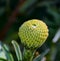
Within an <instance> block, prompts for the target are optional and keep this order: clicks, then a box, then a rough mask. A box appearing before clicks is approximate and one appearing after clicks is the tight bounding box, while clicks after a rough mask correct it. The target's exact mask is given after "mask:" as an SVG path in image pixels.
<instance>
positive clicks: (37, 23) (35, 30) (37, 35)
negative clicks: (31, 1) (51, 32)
mask: <svg viewBox="0 0 60 61" xmlns="http://www.w3.org/2000/svg"><path fill="white" fill-rule="evenodd" d="M18 34H19V37H20V39H21V42H22V43H23V44H24V45H25V46H27V47H28V48H37V47H40V46H41V45H42V44H43V43H44V42H45V40H46V39H47V37H48V28H47V25H46V24H45V23H44V22H43V21H41V20H38V19H32V20H29V21H26V22H24V23H23V25H22V26H21V27H20V28H19V33H18Z"/></svg>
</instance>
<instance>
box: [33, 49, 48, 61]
mask: <svg viewBox="0 0 60 61" xmlns="http://www.w3.org/2000/svg"><path fill="white" fill-rule="evenodd" d="M48 52H49V49H47V50H45V52H43V53H42V54H41V55H39V56H37V57H36V58H35V59H34V60H33V61H41V60H42V58H43V57H44V56H45V55H46V54H47V53H48Z"/></svg>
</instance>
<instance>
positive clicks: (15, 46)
mask: <svg viewBox="0 0 60 61" xmlns="http://www.w3.org/2000/svg"><path fill="white" fill-rule="evenodd" d="M12 44H13V46H14V49H15V52H16V56H17V59H18V61H22V53H21V50H20V46H19V45H18V43H17V42H16V41H14V40H13V41H12Z"/></svg>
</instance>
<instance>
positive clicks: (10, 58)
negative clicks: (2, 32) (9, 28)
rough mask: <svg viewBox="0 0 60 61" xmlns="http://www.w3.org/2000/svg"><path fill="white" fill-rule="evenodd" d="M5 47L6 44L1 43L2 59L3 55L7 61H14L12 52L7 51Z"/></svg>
mask: <svg viewBox="0 0 60 61" xmlns="http://www.w3.org/2000/svg"><path fill="white" fill-rule="evenodd" d="M7 48H8V47H7V45H5V44H2V43H1V49H2V53H1V58H3V59H4V57H5V59H6V60H7V61H14V59H13V56H12V54H11V53H10V52H9V50H8V49H7ZM2 54H3V56H2Z"/></svg>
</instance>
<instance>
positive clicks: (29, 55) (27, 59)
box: [23, 49, 34, 61]
mask: <svg viewBox="0 0 60 61" xmlns="http://www.w3.org/2000/svg"><path fill="white" fill-rule="evenodd" d="M33 57H34V50H30V49H25V50H24V55H23V61H32V60H33Z"/></svg>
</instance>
